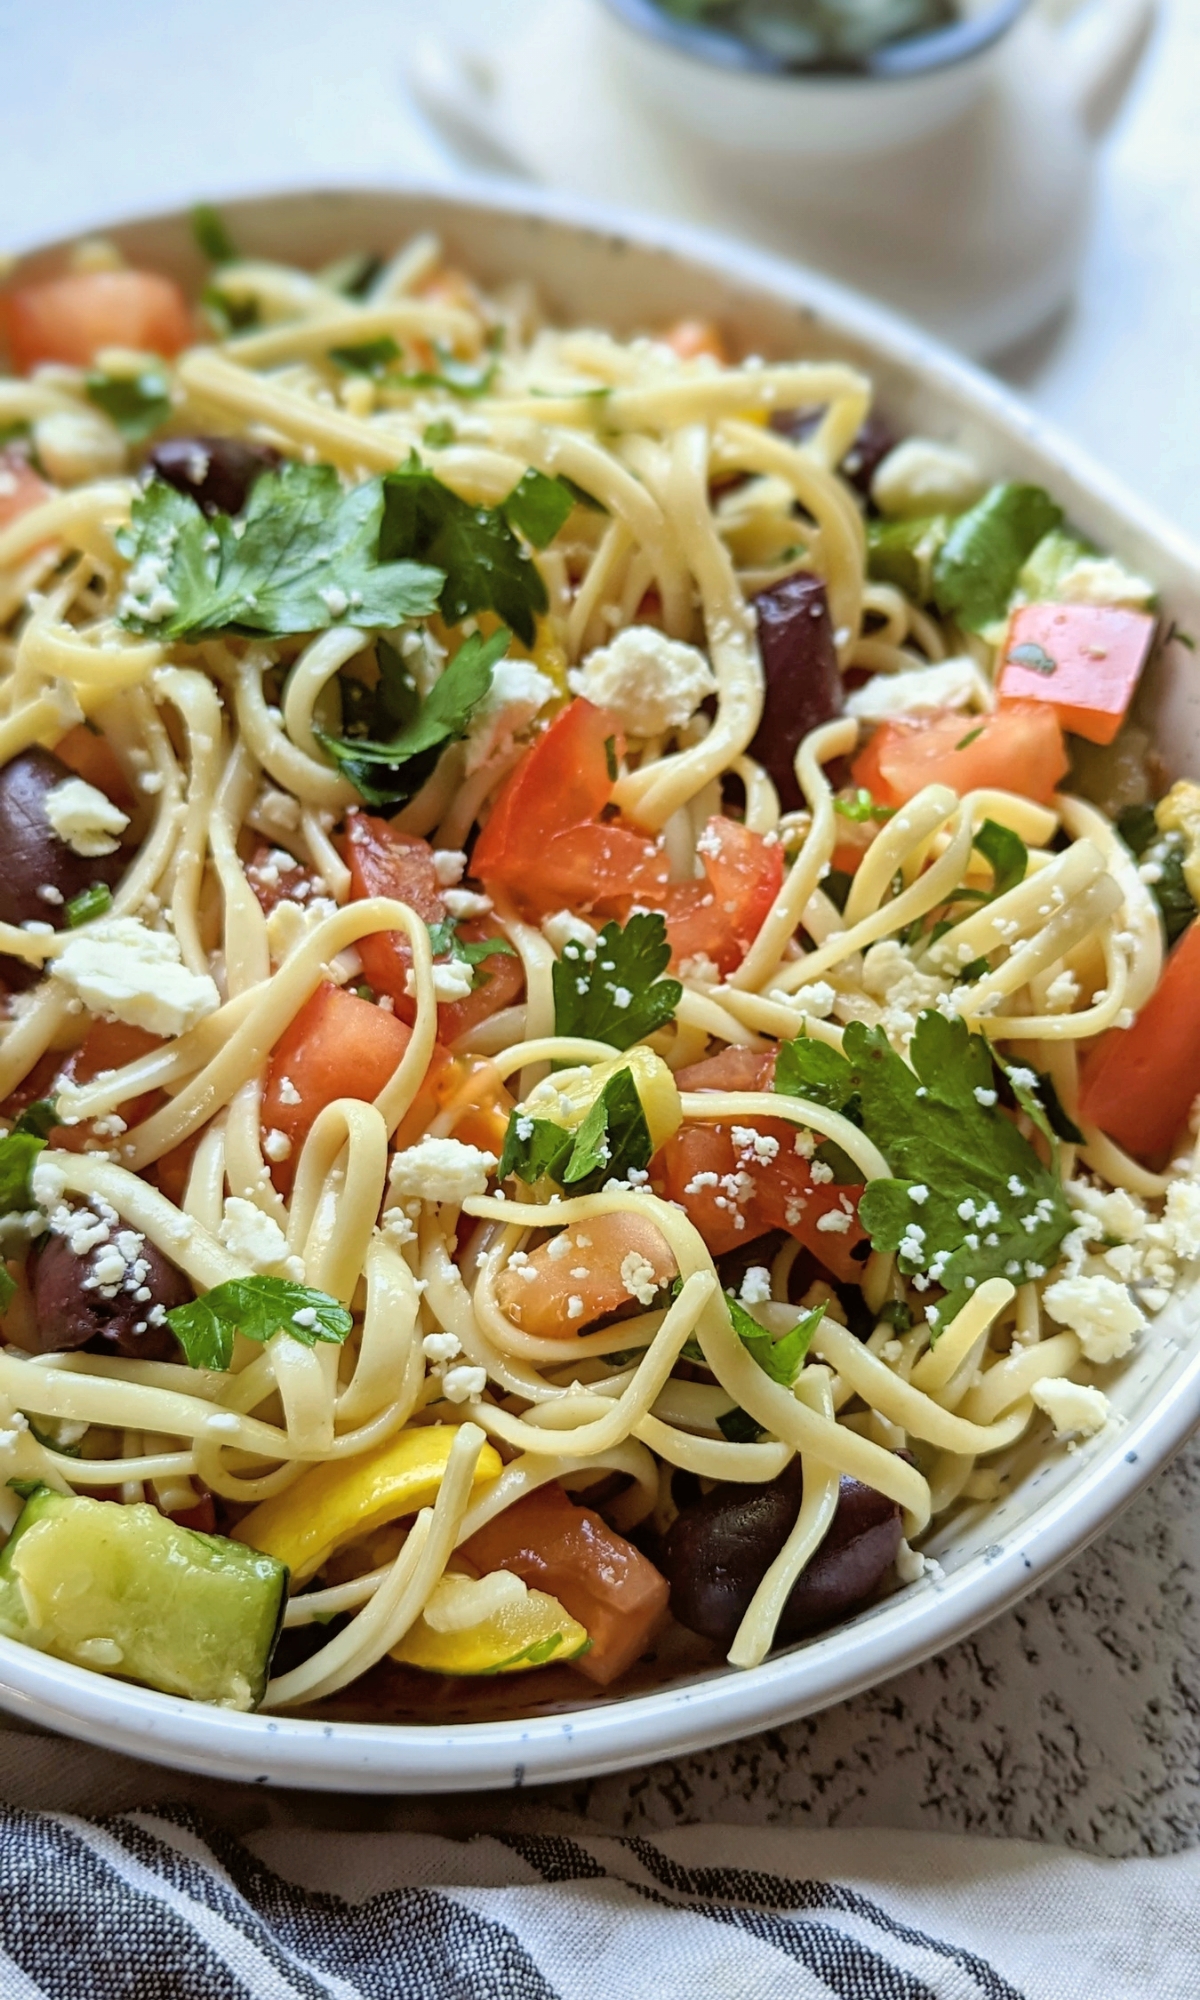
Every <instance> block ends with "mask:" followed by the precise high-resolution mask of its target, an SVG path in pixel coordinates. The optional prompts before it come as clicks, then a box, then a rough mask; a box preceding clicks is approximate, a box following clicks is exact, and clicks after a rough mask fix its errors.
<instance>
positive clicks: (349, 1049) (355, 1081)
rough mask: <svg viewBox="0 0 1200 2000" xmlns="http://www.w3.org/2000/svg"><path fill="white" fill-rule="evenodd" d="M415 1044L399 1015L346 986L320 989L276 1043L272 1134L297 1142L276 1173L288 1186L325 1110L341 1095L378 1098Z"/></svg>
mask: <svg viewBox="0 0 1200 2000" xmlns="http://www.w3.org/2000/svg"><path fill="white" fill-rule="evenodd" d="M410 1040H411V1030H410V1029H409V1028H407V1027H406V1026H405V1024H404V1022H403V1021H398V1020H397V1019H396V1017H395V1015H394V1014H386V1013H385V1012H384V1011H383V1009H382V1007H374V1006H372V1004H371V1002H370V1001H369V1000H360V999H359V997H358V995H357V994H356V993H347V992H346V991H345V989H344V988H343V987H340V986H332V985H324V986H318V988H317V990H316V992H315V993H314V994H313V996H312V998H311V999H310V1000H307V1001H306V1002H305V1004H304V1006H303V1007H302V1008H301V1009H300V1012H299V1013H298V1014H297V1015H296V1018H295V1020H294V1021H293V1022H292V1024H291V1026H290V1027H289V1028H288V1029H287V1030H286V1031H285V1033H284V1034H283V1035H281V1036H280V1038H279V1040H278V1042H277V1043H276V1044H275V1049H274V1052H273V1053H272V1056H271V1061H270V1065H269V1067H268V1070H267V1081H266V1088H265V1090H264V1091H263V1105H262V1122H263V1126H264V1128H265V1129H266V1130H267V1131H276V1132H282V1133H283V1134H284V1135H285V1137H286V1138H288V1139H290V1140H291V1142H292V1153H291V1156H290V1157H289V1158H288V1159H286V1160H282V1161H280V1162H279V1163H278V1164H277V1166H276V1167H275V1168H274V1174H275V1177H276V1179H277V1181H278V1183H279V1185H280V1187H282V1188H284V1189H286V1188H288V1187H290V1186H291V1184H292V1177H293V1175H294V1173H295V1167H296V1154H297V1153H298V1152H299V1150H300V1147H301V1146H302V1145H303V1143H304V1141H305V1139H306V1138H307V1137H308V1134H309V1131H310V1130H311V1128H312V1126H313V1124H314V1123H315V1121H316V1119H317V1118H318V1116H319V1115H320V1113H321V1112H322V1111H324V1109H325V1106H326V1105H327V1104H332V1103H333V1102H334V1101H335V1099H337V1098H339V1097H360V1098H363V1099H364V1100H365V1101H366V1102H368V1103H370V1102H371V1100H372V1099H374V1098H376V1097H378V1095H379V1093H380V1091H381V1090H382V1089H383V1088H384V1086H385V1084H387V1083H388V1082H390V1080H391V1078H392V1077H393V1076H394V1075H395V1072H396V1069H397V1068H398V1066H399V1064H400V1061H401V1059H402V1058H403V1055H404V1052H405V1050H406V1049H407V1047H408V1044H409V1041H410ZM297 1098H298V1100H299V1101H298V1102H297V1101H295V1100H296V1099H297Z"/></svg>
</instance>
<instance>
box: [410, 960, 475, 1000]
mask: <svg viewBox="0 0 1200 2000" xmlns="http://www.w3.org/2000/svg"><path fill="white" fill-rule="evenodd" d="M404 991H405V992H406V993H407V994H408V996H409V998H410V999H415V998H416V992H417V978H416V969H415V967H414V966H411V965H410V966H409V968H408V971H407V972H406V973H405V975H404ZM473 991H474V988H473V985H472V979H471V968H470V966H469V965H467V964H466V962H465V961H464V960H463V959H461V958H451V959H449V960H447V961H445V962H444V963H443V962H441V961H439V962H438V963H437V964H436V965H435V966H434V968H433V994H434V998H435V1000H437V1001H439V1002H441V1001H443V1000H465V999H466V997H467V995H468V993H471V992H473Z"/></svg>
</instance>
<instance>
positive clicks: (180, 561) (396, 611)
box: [117, 463, 443, 639]
mask: <svg viewBox="0 0 1200 2000" xmlns="http://www.w3.org/2000/svg"><path fill="white" fill-rule="evenodd" d="M383 507H384V498H383V488H382V484H381V482H380V481H379V480H378V479H367V480H364V481H363V482H362V484H361V485H359V486H352V487H350V488H349V490H347V489H346V488H344V487H343V485H342V483H341V480H340V479H339V478H338V475H337V473H336V472H335V471H334V470H333V467H332V466H330V465H297V464H294V463H289V464H286V465H281V466H280V467H279V468H278V470H277V471H273V472H264V473H263V475H262V477H261V478H259V479H257V480H256V481H255V483H254V485H253V487H252V488H251V492H250V498H249V500H248V501H247V503H246V507H245V510H244V512H243V513H242V514H241V515H240V516H239V517H238V519H237V520H236V521H234V520H232V519H231V518H230V516H229V515H228V514H214V515H213V516H212V517H211V518H209V517H207V516H206V515H204V514H203V513H202V512H201V510H200V508H199V507H198V506H197V504H196V502H195V501H194V500H193V499H191V498H190V497H189V496H188V495H186V494H183V493H177V492H176V490H175V488H174V487H173V486H169V485H168V484H167V482H166V481H165V480H163V479H152V480H151V482H150V484H149V485H148V486H147V487H146V488H145V490H144V491H143V492H142V493H139V494H138V495H137V496H136V498H135V499H134V502H133V509H132V519H131V523H130V526H129V527H128V528H127V529H122V530H121V531H120V532H119V533H118V535H117V544H118V547H119V548H120V551H121V554H122V555H123V556H124V557H125V558H126V559H127V561H128V562H129V563H130V565H131V568H130V573H129V576H128V577H127V578H126V585H125V595H124V597H123V598H122V600H121V605H120V620H121V623H122V625H124V626H125V627H126V628H127V629H128V630H129V631H133V632H144V633H147V634H148V635H149V636H150V637H152V638H156V639H179V638H184V637H194V636H196V635H198V634H200V633H203V632H224V631H236V632H266V633H270V634H273V635H276V636H280V635H285V634H289V633H299V632H320V631H324V630H325V628H326V627H327V626H330V625H336V624H337V623H338V622H339V620H341V619H343V618H348V619H350V620H352V621H353V623H354V624H356V625H362V626H364V627H365V628H368V629H370V628H372V627H384V628H387V627H390V626H392V625H400V624H402V623H403V622H404V621H405V620H406V619H409V618H424V617H427V616H428V615H429V613H430V612H431V611H432V610H433V608H434V606H435V605H436V603H437V599H438V592H439V591H440V589H441V587H442V581H443V579H442V576H441V573H440V572H439V571H438V570H436V569H428V568H424V567H422V566H421V565H419V564H416V563H412V562H406V561H399V562H394V561H391V560H390V559H386V560H385V559H381V557H380V553H379V542H380V525H381V522H382V519H383Z"/></svg>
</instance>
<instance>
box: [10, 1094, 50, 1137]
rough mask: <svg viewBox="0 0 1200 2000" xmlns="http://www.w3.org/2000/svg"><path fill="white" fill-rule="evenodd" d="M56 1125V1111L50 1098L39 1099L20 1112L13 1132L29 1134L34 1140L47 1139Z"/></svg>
mask: <svg viewBox="0 0 1200 2000" xmlns="http://www.w3.org/2000/svg"><path fill="white" fill-rule="evenodd" d="M57 1124H58V1110H57V1106H56V1105H55V1102H54V1099H53V1098H52V1097H39V1098H38V1099H37V1101H36V1102H35V1103H33V1104H28V1105H26V1107H25V1109H24V1111H22V1112H21V1114H20V1116H19V1117H18V1119H17V1122H16V1124H15V1125H14V1126H13V1131H14V1132H30V1133H32V1134H33V1137H34V1138H35V1139H48V1138H49V1137H50V1134H51V1132H52V1131H53V1129H54V1127H55V1126H56V1125H57Z"/></svg>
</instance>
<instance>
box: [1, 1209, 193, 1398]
mask: <svg viewBox="0 0 1200 2000" xmlns="http://www.w3.org/2000/svg"><path fill="white" fill-rule="evenodd" d="M77 1216H78V1228H79V1230H81V1231H82V1232H84V1235H85V1239H86V1235H87V1234H94V1230H89V1228H88V1216H87V1212H86V1211H84V1210H80V1211H77ZM92 1220H93V1221H94V1220H95V1218H94V1217H93V1218H92ZM72 1240H73V1238H72V1236H71V1235H70V1234H68V1235H53V1236H46V1237H43V1239H42V1241H41V1243H40V1244H39V1246H38V1248H37V1250H36V1251H35V1253H34V1256H33V1258H32V1260H31V1269H30V1285H31V1289H32V1292H33V1307H34V1320H35V1325H36V1340H37V1352H38V1353H39V1354H61V1353H64V1352H65V1351H66V1350H67V1349H69V1348H75V1347H90V1348H91V1349H92V1351H93V1352H94V1353H98V1354H124V1355H128V1356H131V1357H132V1358H134V1359H135V1360H139V1361H169V1360H172V1359H175V1358H177V1357H178V1353H179V1349H178V1346H177V1345H176V1341H175V1336H174V1334H173V1333H172V1332H171V1329H170V1327H169V1326H166V1325H164V1324H163V1321H162V1315H161V1313H160V1312H159V1311H158V1310H157V1309H158V1308H159V1307H161V1308H162V1309H163V1311H164V1312H169V1311H170V1310H171V1308H172V1307H173V1306H181V1305H186V1303H187V1302H188V1300H189V1299H191V1298H192V1297H193V1296H194V1294H193V1291H192V1287H191V1285H190V1284H189V1283H188V1281H187V1279H186V1278H185V1277H184V1275H183V1273H182V1271H179V1270H177V1269H176V1267H175V1265H174V1264H170V1263H168V1262H167V1259H166V1258H165V1257H164V1256H163V1254H162V1252H161V1251H160V1250H156V1249H155V1247H154V1245H153V1243H151V1242H149V1241H147V1240H146V1239H145V1238H143V1237H141V1236H140V1235H139V1234H138V1232H137V1231H136V1230H129V1229H126V1228H124V1227H123V1226H122V1225H121V1224H120V1223H117V1224H116V1225H115V1226H113V1227H111V1228H110V1229H109V1231H108V1240H107V1241H106V1242H104V1243H100V1244H98V1245H96V1246H95V1247H94V1248H92V1249H85V1250H83V1251H82V1254H80V1253H79V1252H77V1251H75V1250H74V1249H72V1247H71V1245H72ZM75 1240H78V1237H76V1239H75ZM118 1264H120V1266H121V1269H120V1273H118V1271H117V1265H118Z"/></svg>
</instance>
